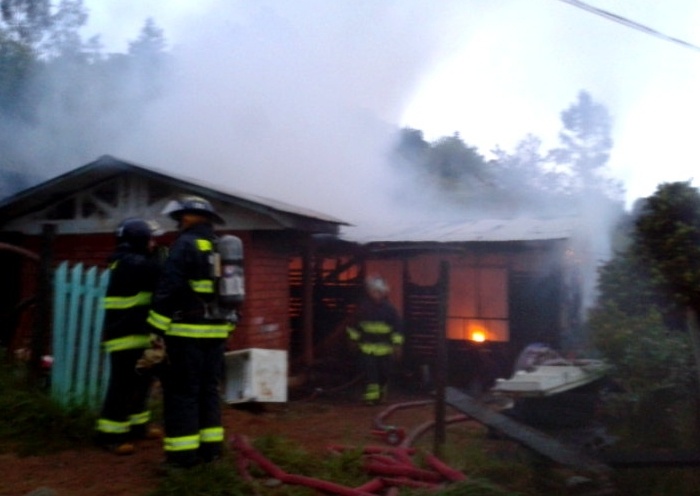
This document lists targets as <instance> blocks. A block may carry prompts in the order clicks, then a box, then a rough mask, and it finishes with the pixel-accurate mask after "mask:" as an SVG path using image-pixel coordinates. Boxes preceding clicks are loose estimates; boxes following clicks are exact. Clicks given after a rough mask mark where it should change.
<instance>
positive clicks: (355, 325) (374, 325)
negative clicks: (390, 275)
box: [346, 298, 404, 356]
mask: <svg viewBox="0 0 700 496" xmlns="http://www.w3.org/2000/svg"><path fill="white" fill-rule="evenodd" d="M346 330H347V333H348V336H349V337H350V339H351V340H353V341H356V342H357V344H358V345H359V347H360V351H362V352H363V353H366V354H368V355H376V356H383V355H390V354H391V353H392V352H393V348H394V346H398V345H401V344H403V341H404V337H403V325H402V322H401V318H400V317H399V314H398V312H397V311H396V309H395V308H394V306H393V305H392V304H391V303H390V302H389V300H387V299H384V300H381V301H378V302H377V301H374V300H372V299H369V298H367V299H365V300H363V301H362V302H361V303H360V304H359V305H358V307H357V311H356V312H355V314H354V315H353V316H352V318H351V319H350V322H349V323H348V326H347V329H346Z"/></svg>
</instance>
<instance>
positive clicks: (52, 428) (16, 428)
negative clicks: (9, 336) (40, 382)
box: [0, 357, 95, 455]
mask: <svg viewBox="0 0 700 496" xmlns="http://www.w3.org/2000/svg"><path fill="white" fill-rule="evenodd" d="M0 390H1V391H3V394H2V395H0V450H3V451H9V450H11V451H14V452H15V453H17V454H19V455H30V454H32V455H34V454H46V453H51V452H55V451H60V450H63V449H67V448H74V447H76V446H79V445H85V444H87V443H88V442H89V440H91V439H92V436H93V432H94V426H95V415H94V413H92V412H90V411H89V410H87V409H86V408H83V407H79V406H76V407H70V408H67V407H65V406H63V405H61V404H59V403H58V402H56V401H55V400H53V399H52V398H51V397H50V395H49V394H48V392H47V391H46V390H45V389H44V388H41V387H38V386H29V385H28V381H27V375H26V370H25V369H24V368H23V367H22V366H21V365H17V364H9V363H8V362H7V361H5V360H3V359H2V358H1V357H0Z"/></svg>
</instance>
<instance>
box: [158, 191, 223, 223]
mask: <svg viewBox="0 0 700 496" xmlns="http://www.w3.org/2000/svg"><path fill="white" fill-rule="evenodd" d="M162 213H163V215H167V216H169V217H170V218H171V219H174V220H179V218H180V216H181V215H182V214H186V213H192V214H198V215H203V216H204V217H208V218H209V219H211V220H212V222H216V223H217V224H223V223H224V219H222V218H221V216H220V215H219V214H217V213H216V210H214V207H213V206H212V204H211V203H210V202H209V200H205V199H204V198H202V197H201V196H183V197H181V198H178V199H177V200H171V201H170V202H168V204H167V205H166V206H165V208H164V209H163V212H162Z"/></svg>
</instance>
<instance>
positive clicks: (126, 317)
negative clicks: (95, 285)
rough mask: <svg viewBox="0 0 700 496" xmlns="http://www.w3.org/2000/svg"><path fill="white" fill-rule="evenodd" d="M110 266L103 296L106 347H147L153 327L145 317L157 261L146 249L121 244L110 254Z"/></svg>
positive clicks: (103, 339)
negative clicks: (150, 326)
mask: <svg viewBox="0 0 700 496" xmlns="http://www.w3.org/2000/svg"><path fill="white" fill-rule="evenodd" d="M109 270H110V273H109V284H108V285H107V292H106V294H105V296H104V298H103V299H102V306H103V308H104V309H105V319H104V326H103V331H102V343H103V347H104V349H105V350H106V351H108V352H112V351H120V350H128V349H134V348H147V347H148V346H149V345H150V341H149V339H148V334H149V332H150V329H149V327H148V326H147V325H146V317H147V316H148V309H149V305H150V303H151V298H152V295H153V291H154V290H155V288H156V284H157V280H158V274H159V271H160V269H159V265H158V262H157V260H156V259H155V258H154V257H151V256H150V255H149V254H147V253H144V252H139V251H135V250H134V249H133V248H131V246H130V245H128V244H121V245H119V246H117V249H116V250H115V252H114V254H112V256H111V257H110V265H109Z"/></svg>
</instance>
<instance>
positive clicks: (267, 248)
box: [0, 156, 343, 350]
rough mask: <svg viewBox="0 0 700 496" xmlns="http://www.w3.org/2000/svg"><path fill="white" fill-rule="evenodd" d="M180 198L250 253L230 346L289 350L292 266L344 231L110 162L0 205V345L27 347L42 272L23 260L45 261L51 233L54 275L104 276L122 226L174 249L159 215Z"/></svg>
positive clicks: (255, 200) (276, 205)
mask: <svg viewBox="0 0 700 496" xmlns="http://www.w3.org/2000/svg"><path fill="white" fill-rule="evenodd" d="M180 194H194V195H199V196H204V197H206V198H207V199H209V200H210V201H211V202H212V204H213V205H214V207H215V208H216V209H217V212H219V214H220V215H221V216H222V217H223V218H224V220H225V222H226V223H225V225H224V226H221V228H220V229H219V232H221V233H230V234H234V235H236V236H238V237H239V238H241V239H242V241H243V244H244V252H245V262H244V263H245V267H244V270H245V276H246V280H245V281H246V293H247V295H248V297H247V299H246V301H245V303H244V305H243V308H242V311H241V314H242V319H241V321H240V322H239V324H238V327H237V330H236V332H234V334H233V336H232V338H231V343H230V346H231V347H232V348H267V349H284V350H286V349H287V348H288V346H289V341H290V334H291V329H290V320H289V300H290V298H289V283H288V266H289V259H290V257H293V256H297V255H299V253H303V252H304V250H305V249H306V247H307V246H309V239H310V238H311V236H312V235H317V234H324V235H331V236H332V235H335V234H337V232H338V230H339V226H340V225H342V224H343V222H342V221H340V220H337V219H334V218H331V217H330V216H327V215H323V214H320V213H317V212H312V211H307V210H303V209H300V208H297V207H293V206H291V205H287V204H283V203H280V202H276V201H273V200H268V199H264V198H259V197H253V196H251V195H245V194H243V193H240V192H235V191H229V190H227V189H225V188H223V187H220V186H212V185H208V184H203V183H199V182H197V181H195V180H192V179H189V178H183V177H177V176H174V175H173V174H171V173H169V172H167V173H166V172H163V171H158V170H155V169H153V168H149V167H144V166H141V165H135V164H132V163H128V162H125V161H122V160H119V159H116V158H114V157H110V156H103V157H100V158H99V159H97V160H96V161H94V162H91V163H89V164H87V165H84V166H82V167H79V168H77V169H74V170H72V171H70V172H68V173H65V174H63V175H60V176H58V177H55V178H53V179H50V180H48V181H46V182H44V183H41V184H38V185H36V186H34V187H31V188H29V189H26V190H23V191H21V192H19V193H17V194H15V195H13V196H11V197H9V198H6V199H4V200H3V201H2V202H1V203H0V242H2V243H3V244H4V246H5V249H4V250H0V270H2V273H3V274H4V276H3V278H4V283H3V289H2V291H3V294H2V298H1V300H2V303H1V305H2V308H0V312H1V313H2V314H3V315H4V316H5V318H4V319H3V320H2V324H1V325H2V326H4V328H3V329H2V334H1V335H0V337H2V338H3V339H2V344H3V345H7V346H10V347H17V346H24V345H26V343H25V342H24V341H26V336H27V335H28V333H29V332H30V331H31V326H32V322H31V320H32V315H33V314H32V312H28V311H26V310H27V309H30V308H33V307H32V296H33V295H34V294H35V292H36V280H37V269H38V263H37V260H36V259H34V258H32V257H30V256H27V254H26V253H25V252H23V251H22V250H27V251H28V252H29V253H30V254H31V253H34V254H39V252H40V251H41V249H42V232H44V231H45V227H46V226H50V227H52V230H53V231H54V233H53V235H52V237H51V239H50V243H49V244H50V252H51V258H52V260H53V265H56V264H57V263H59V262H62V261H68V262H70V263H82V264H84V265H86V266H97V267H101V268H104V267H106V260H107V257H108V255H109V254H110V252H111V251H112V250H113V248H114V232H115V229H116V227H117V225H118V224H119V223H120V222H121V221H122V220H123V219H124V218H127V217H133V216H139V217H143V218H146V219H153V220H156V221H157V222H158V223H159V224H160V225H161V227H162V228H163V229H164V230H165V231H166V233H165V234H164V235H163V236H162V237H161V238H159V242H160V243H162V244H164V245H169V244H170V242H171V241H172V240H173V238H174V235H175V230H176V228H175V225H174V223H173V222H172V220H170V219H169V218H167V217H165V216H163V215H162V214H161V211H162V210H163V206H164V205H165V204H166V203H167V202H168V201H169V200H170V199H172V198H173V197H174V196H176V195H180ZM8 247H9V248H12V249H8Z"/></svg>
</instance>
